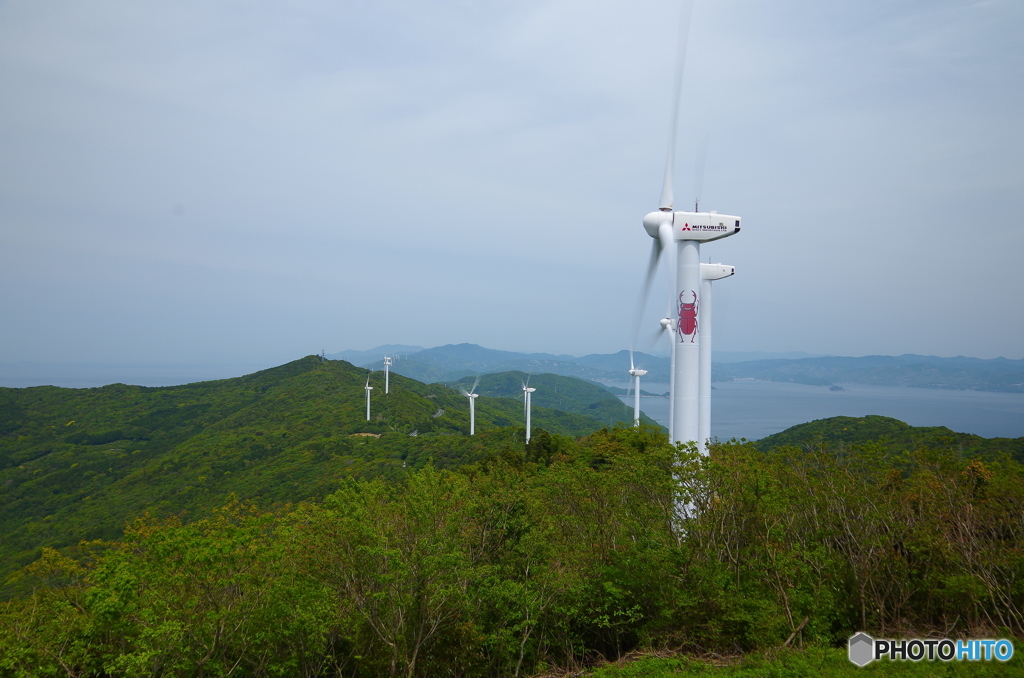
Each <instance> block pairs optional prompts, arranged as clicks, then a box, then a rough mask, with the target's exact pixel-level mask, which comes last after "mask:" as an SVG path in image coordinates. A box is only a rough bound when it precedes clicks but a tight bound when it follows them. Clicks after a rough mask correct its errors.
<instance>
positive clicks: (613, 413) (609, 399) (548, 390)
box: [454, 371, 660, 428]
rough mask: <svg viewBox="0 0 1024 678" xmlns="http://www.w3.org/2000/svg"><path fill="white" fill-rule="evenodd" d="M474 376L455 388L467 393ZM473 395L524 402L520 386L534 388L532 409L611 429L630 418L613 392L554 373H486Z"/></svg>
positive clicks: (644, 417)
mask: <svg viewBox="0 0 1024 678" xmlns="http://www.w3.org/2000/svg"><path fill="white" fill-rule="evenodd" d="M475 379H476V378H475V377H464V378H462V379H459V380H458V381H457V382H455V383H454V386H455V387H456V388H461V389H464V390H467V391H468V390H469V389H470V388H471V387H472V386H473V382H474V381H475ZM479 379H480V382H479V384H478V385H477V388H476V392H477V393H479V394H480V395H481V396H491V397H495V398H518V399H519V402H520V405H521V404H522V401H523V385H524V384H526V383H527V382H529V385H530V386H531V387H533V388H536V389H537V391H536V392H535V393H534V394H533V397H532V399H531V402H532V403H533V406H534V407H548V408H551V409H555V410H562V411H565V412H575V413H576V414H583V415H586V416H588V417H591V418H593V419H597V420H598V421H601V422H603V423H604V424H605V425H606V426H614V425H615V424H617V423H619V422H625V423H628V422H629V421H630V420H631V419H632V418H633V412H632V409H631V408H629V407H628V406H626V405H623V404H622V401H620V400H619V399H618V398H617V397H616V396H615V395H614V394H613V393H612V391H610V390H608V389H606V388H604V387H603V386H599V385H598V384H595V383H592V382H589V381H583V380H581V379H575V378H573V377H564V376H560V375H557V374H527V373H526V372H516V371H512V372H501V373H499V374H485V375H482V376H480V377H479ZM641 420H642V421H643V422H644V423H646V424H649V425H651V426H654V427H655V428H659V427H660V425H659V424H658V423H657V422H655V421H654V420H653V419H651V418H650V417H648V416H647V415H644V414H642V415H641Z"/></svg>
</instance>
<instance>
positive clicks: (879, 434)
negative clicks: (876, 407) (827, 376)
mask: <svg viewBox="0 0 1024 678" xmlns="http://www.w3.org/2000/svg"><path fill="white" fill-rule="evenodd" d="M869 443H870V444H875V445H880V446H882V447H883V448H886V449H888V450H890V451H894V452H906V451H912V450H919V449H923V448H927V449H939V450H950V451H953V452H957V453H959V454H960V455H962V456H964V457H991V456H994V455H999V454H1009V455H1010V456H1012V457H1014V458H1015V459H1017V460H1019V461H1024V438H982V437H981V436H976V435H974V434H971V433H957V432H956V431H951V430H950V429H948V428H946V427H945V426H910V425H909V424H905V423H903V422H902V421H900V420H899V419H893V418H891V417H882V416H879V415H869V416H866V417H830V418H828V419H817V420H815V421H811V422H808V423H806V424H799V425H797V426H793V427H791V428H788V429H786V430H785V431H781V432H779V433H776V434H774V435H770V436H768V437H766V438H761V439H760V440H758V441H757V442H755V443H753V444H754V446H755V447H757V448H758V449H760V450H765V451H767V450H772V449H776V448H779V447H784V446H786V445H794V446H797V447H803V446H808V445H811V446H818V447H821V446H828V447H831V448H838V447H841V446H842V445H864V444H869Z"/></svg>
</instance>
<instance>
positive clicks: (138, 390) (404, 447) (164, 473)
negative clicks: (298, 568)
mask: <svg viewBox="0 0 1024 678" xmlns="http://www.w3.org/2000/svg"><path fill="white" fill-rule="evenodd" d="M367 374H368V372H367V370H365V369H361V368H356V367H353V366H352V365H351V364H349V363H347V362H344V361H330V360H328V361H321V360H320V359H318V358H316V357H313V356H309V357H306V358H303V359H301V360H296V361H294V362H291V363H288V364H286V365H282V366H280V367H276V368H273V369H269V370H264V371H262V372H257V373H255V374H251V375H247V376H244V377H239V378H236V379H224V380H219V381H209V382H200V383H195V384H187V385H183V386H172V387H163V388H146V387H140V386H125V385H123V384H113V385H110V386H104V387H102V388H91V389H65V388H57V387H35V388H25V389H6V388H4V389H0V579H2V577H3V576H4V575H5V574H7V573H9V572H10V571H12V570H14V569H16V568H17V567H20V566H22V565H24V564H25V563H27V562H29V561H30V560H32V559H33V558H34V557H36V556H37V555H38V553H39V549H40V547H42V546H55V547H63V546H67V545H69V544H75V543H77V542H78V541H79V540H81V539H97V538H105V539H109V538H114V537H116V536H118V535H119V534H120V533H121V530H122V528H123V526H124V524H125V522H126V521H127V520H129V519H131V518H133V517H135V516H137V515H140V514H141V513H143V512H145V511H153V512H154V513H156V514H160V515H167V514H175V515H179V516H182V517H189V516H195V515H199V514H202V513H203V512H205V511H206V510H208V509H209V508H212V507H215V506H220V505H222V504H223V503H224V501H225V500H226V498H227V497H228V496H229V495H231V494H234V495H236V496H238V497H239V498H243V499H252V500H256V501H257V502H258V503H259V504H261V505H269V504H274V503H284V502H297V501H302V500H306V499H316V498H320V497H323V496H324V495H325V494H327V493H329V492H331V491H334V490H335V489H337V487H338V483H339V482H340V480H341V479H342V478H345V477H370V476H382V475H383V476H393V475H395V474H398V473H401V469H402V468H403V467H410V468H417V467H421V466H423V465H424V464H425V463H426V462H427V461H428V460H433V462H434V464H435V465H436V466H439V467H444V466H448V465H451V464H453V463H464V462H467V461H472V460H473V459H476V458H479V457H481V456H484V455H486V454H488V453H491V452H494V451H497V450H500V449H502V448H504V447H509V446H517V447H520V448H521V446H522V437H523V433H522V428H521V427H522V418H523V415H522V404H521V403H519V402H516V401H515V400H512V399H508V398H492V397H487V396H482V397H480V398H479V399H478V401H477V405H476V412H477V432H478V435H477V436H475V437H473V438H470V437H469V436H468V435H465V434H466V433H467V432H468V429H469V412H468V406H467V403H466V400H465V398H463V397H462V396H461V395H459V394H458V393H457V392H456V391H453V390H452V389H451V388H449V387H447V386H444V385H442V384H431V385H427V384H423V383H420V382H417V381H414V380H412V379H407V378H405V377H401V376H399V375H395V374H392V375H391V389H390V390H391V392H390V394H388V395H386V396H385V395H384V383H383V381H384V377H383V374H381V373H376V372H375V373H372V374H370V385H371V386H373V387H374V389H373V392H372V421H366V419H365V392H364V390H363V386H364V384H365V383H366V377H367ZM560 379H563V380H564V381H566V382H571V381H574V380H571V379H565V378H560ZM580 383H582V382H580ZM583 386H584V387H588V386H589V385H586V384H584V385H583ZM563 387H564V388H569V387H568V386H567V385H563ZM593 388H594V389H596V390H597V391H598V392H599V393H598V395H600V396H601V397H602V398H604V400H605V402H604V403H603V404H601V405H600V406H598V407H597V408H594V409H592V411H587V406H588V405H590V403H589V402H584V401H585V398H584V399H579V398H578V399H576V400H574V401H573V403H572V404H573V406H574V408H576V409H578V410H580V411H581V412H582V413H581V412H571V411H570V412H566V411H559V410H555V409H552V408H550V407H544V406H540V404H538V405H535V406H534V410H533V422H534V427H535V428H536V429H544V430H546V431H548V432H550V433H552V434H562V435H573V436H577V435H584V434H587V433H591V432H593V431H595V430H597V429H599V428H601V426H602V425H606V424H607V423H608V420H609V419H610V418H611V419H614V420H615V421H623V420H628V419H629V418H630V417H631V413H630V411H629V410H628V408H626V407H625V406H623V405H622V404H621V403H619V402H618V401H617V400H616V399H615V398H614V396H611V395H610V394H607V393H605V392H603V391H601V389H600V388H598V387H593ZM584 390H586V389H585V388H584ZM358 434H373V435H358ZM378 436H379V437H378Z"/></svg>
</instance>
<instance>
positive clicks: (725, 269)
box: [700, 264, 736, 280]
mask: <svg viewBox="0 0 1024 678" xmlns="http://www.w3.org/2000/svg"><path fill="white" fill-rule="evenodd" d="M731 275H736V267H735V266H729V265H727V264H701V265H700V279H701V280H721V279H722V278H728V277H729V276H731Z"/></svg>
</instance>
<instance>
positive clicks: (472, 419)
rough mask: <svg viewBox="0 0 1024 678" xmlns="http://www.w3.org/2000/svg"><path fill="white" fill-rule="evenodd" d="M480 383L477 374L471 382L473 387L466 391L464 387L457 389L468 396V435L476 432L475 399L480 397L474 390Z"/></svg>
mask: <svg viewBox="0 0 1024 678" xmlns="http://www.w3.org/2000/svg"><path fill="white" fill-rule="evenodd" d="M479 384H480V376H479V375H478V376H477V378H476V381H474V382H473V388H471V389H469V390H468V391H467V390H466V389H464V388H460V389H459V390H460V391H461V392H462V395H464V396H466V397H467V398H469V435H475V434H476V399H477V398H479V397H480V394H479V393H477V392H476V387H477V386H478V385H479Z"/></svg>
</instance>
